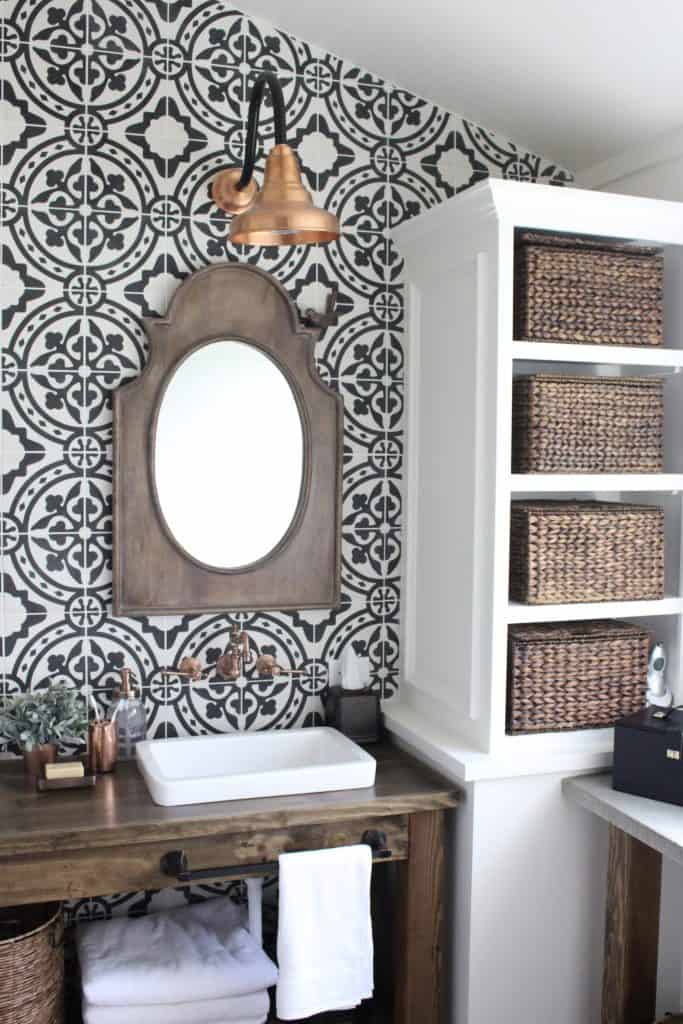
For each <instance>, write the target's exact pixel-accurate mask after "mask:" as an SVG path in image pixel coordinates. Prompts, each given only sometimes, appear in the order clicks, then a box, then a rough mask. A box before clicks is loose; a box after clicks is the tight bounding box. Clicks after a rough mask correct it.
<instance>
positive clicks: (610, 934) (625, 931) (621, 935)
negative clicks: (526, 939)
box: [602, 825, 662, 1024]
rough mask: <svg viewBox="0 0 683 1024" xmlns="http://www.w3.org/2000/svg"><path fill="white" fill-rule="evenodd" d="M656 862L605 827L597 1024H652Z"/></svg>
mask: <svg viewBox="0 0 683 1024" xmlns="http://www.w3.org/2000/svg"><path fill="white" fill-rule="evenodd" d="M661 875H662V856H661V854H660V853H657V851H656V850H653V849H652V848H651V847H649V846H646V845H645V844H644V843H641V842H640V841H639V840H638V839H633V838H632V837H631V836H629V835H627V834H626V833H625V832H622V830H621V829H620V828H617V827H616V826H615V825H610V827H609V860H608V867H607V920H606V926H605V966H604V974H603V981H602V1024H652V1021H653V1020H654V1019H655V1001H656V996H657V944H658V940H659V902H660V891H661Z"/></svg>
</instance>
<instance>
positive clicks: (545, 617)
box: [508, 596, 683, 622]
mask: <svg viewBox="0 0 683 1024" xmlns="http://www.w3.org/2000/svg"><path fill="white" fill-rule="evenodd" d="M682 613H683V597H673V596H672V597H665V598H663V599H662V600H661V601H595V602H592V603H590V604H517V603H516V602H514V601H511V602H510V603H509V605H508V622H579V621H581V620H582V619H629V618H642V617H644V616H652V615H681V614H682Z"/></svg>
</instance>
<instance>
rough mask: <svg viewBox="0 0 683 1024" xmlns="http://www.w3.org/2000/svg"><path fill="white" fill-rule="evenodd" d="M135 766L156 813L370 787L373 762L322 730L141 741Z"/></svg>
mask: <svg viewBox="0 0 683 1024" xmlns="http://www.w3.org/2000/svg"><path fill="white" fill-rule="evenodd" d="M137 759H138V764H139V766H140V770H141V772H142V774H143V776H144V779H145V782H146V783H147V788H148V789H149V792H150V794H151V796H152V799H153V800H154V802H155V803H157V804H161V805H162V806H163V807H174V806H176V805H177V804H204V803H211V802H212V801H215V800H245V799H248V798H250V797H263V796H289V795H292V794H295V793H324V792H328V791H329V790H334V789H363V788H365V787H367V786H373V785H374V784H375V759H374V757H371V756H370V754H366V752H365V751H364V750H362V749H361V748H360V747H359V746H358V744H357V743H354V742H353V740H350V739H348V738H347V737H346V736H343V735H342V734H341V733H340V732H337V730H336V729H329V728H326V727H321V728H311V729H283V730H272V731H270V732H251V733H249V732H246V733H245V732H240V733H226V734H224V735H221V736H192V737H188V738H187V739H186V738H180V739H170V740H144V741H143V742H142V743H138V745H137Z"/></svg>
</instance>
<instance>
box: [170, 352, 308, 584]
mask: <svg viewBox="0 0 683 1024" xmlns="http://www.w3.org/2000/svg"><path fill="white" fill-rule="evenodd" d="M303 472H304V435H303V428H302V423H301V416H300V415H299V409H298V406H297V402H296V398H295V396H294V393H293V392H292V388H291V386H290V384H289V382H288V380H287V378H286V377H285V375H284V373H283V372H282V370H281V369H280V368H279V367H278V366H276V364H275V363H274V362H273V360H272V359H270V358H269V357H268V356H267V355H266V354H265V353H264V352H262V351H261V350H260V349H258V348H256V347H255V346H254V345H249V344H246V343H245V342H243V341H237V340H226V341H214V342H210V343H209V344H207V345H203V346H202V347H201V348H199V349H196V350H195V351H194V352H191V353H190V355H189V356H187V358H186V359H184V360H183V362H182V363H181V364H180V365H179V366H178V368H177V370H176V371H175V372H174V373H173V375H172V376H171V378H170V380H169V382H168V384H167V386H166V390H165V392H164V394H163V396H162V399H161V403H160V406H159V411H158V413H157V423H156V431H155V439H154V478H155V484H156V494H157V500H158V502H159V506H160V511H161V514H162V517H163V519H164V521H165V523H166V527H167V529H168V531H169V533H170V535H171V537H172V538H173V540H175V542H176V544H178V545H179V546H180V548H182V550H183V551H184V552H185V553H187V555H189V557H190V558H193V559H195V560H196V561H197V562H200V563H201V564H202V565H206V566H211V567H213V568H215V569H219V570H221V569H222V570H234V569H237V568H239V567H243V566H249V565H251V564H253V563H254V562H258V561H259V560H260V559H262V558H265V557H266V556H267V555H268V554H269V553H270V552H271V551H273V549H274V548H276V547H277V546H278V544H280V543H281V542H282V540H283V538H284V537H285V536H286V534H287V532H288V530H289V528H290V526H291V524H292V522H293V520H294V517H295V515H296V511H297V507H298V505H299V499H300V496H301V488H302V481H303Z"/></svg>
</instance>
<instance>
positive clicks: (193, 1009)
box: [83, 991, 270, 1024]
mask: <svg viewBox="0 0 683 1024" xmlns="http://www.w3.org/2000/svg"><path fill="white" fill-rule="evenodd" d="M269 1008H270V1000H269V998H268V993H267V992H266V991H263V992H252V993H251V995H248V996H233V997H232V998H231V999H199V1000H198V1001H197V1002H195V1003H175V1004H169V1003H166V1004H165V1005H163V1004H161V1003H159V1004H158V1005H157V1006H140V1005H138V1006H94V1005H93V1004H92V1003H84V1004H83V1024H239V1022H240V1021H245V1022H246V1021H249V1024H251V1022H253V1024H263V1022H264V1021H265V1020H267V1018H268V1010H269Z"/></svg>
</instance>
